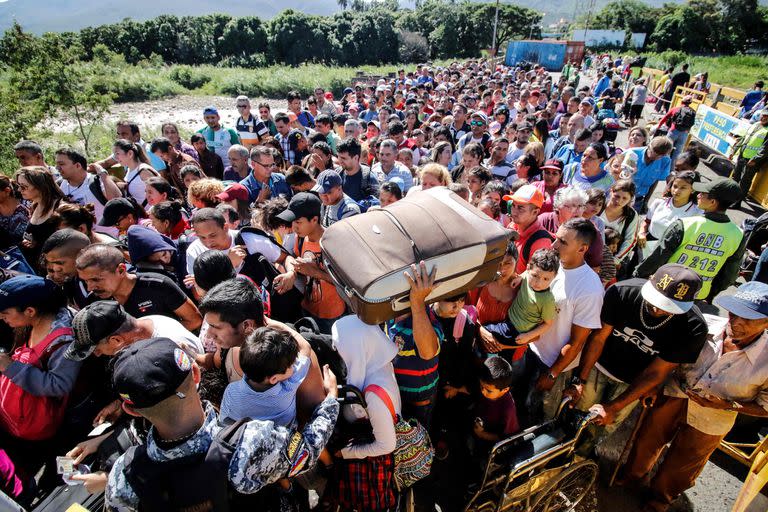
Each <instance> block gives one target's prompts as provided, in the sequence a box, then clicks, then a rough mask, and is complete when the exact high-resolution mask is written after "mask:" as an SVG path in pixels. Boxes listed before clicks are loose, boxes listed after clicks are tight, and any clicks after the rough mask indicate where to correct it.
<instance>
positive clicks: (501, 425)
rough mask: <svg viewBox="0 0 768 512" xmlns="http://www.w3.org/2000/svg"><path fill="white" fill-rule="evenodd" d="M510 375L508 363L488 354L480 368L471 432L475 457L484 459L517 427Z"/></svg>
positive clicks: (510, 369)
mask: <svg viewBox="0 0 768 512" xmlns="http://www.w3.org/2000/svg"><path fill="white" fill-rule="evenodd" d="M512 378H513V375H512V365H510V364H509V363H508V362H507V361H506V360H504V359H503V358H501V357H493V356H492V357H489V358H488V359H486V360H485V362H484V363H483V366H482V367H481V368H480V396H479V397H478V400H477V402H476V404H475V422H474V426H473V431H472V433H473V438H472V441H473V445H474V450H473V454H474V456H475V457H476V458H485V457H486V456H487V454H488V452H489V451H490V449H491V448H492V447H493V445H494V444H495V443H497V442H498V441H501V440H502V439H506V438H507V437H509V436H511V435H512V434H514V433H515V432H517V431H519V430H520V424H519V422H518V421H517V409H516V407H515V399H514V398H512V393H511V392H510V388H511V386H512Z"/></svg>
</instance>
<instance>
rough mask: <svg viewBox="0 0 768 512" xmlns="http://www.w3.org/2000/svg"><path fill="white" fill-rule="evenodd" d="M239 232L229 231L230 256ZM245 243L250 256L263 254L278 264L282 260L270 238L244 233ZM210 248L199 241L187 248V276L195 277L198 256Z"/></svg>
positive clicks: (271, 261) (279, 252)
mask: <svg viewBox="0 0 768 512" xmlns="http://www.w3.org/2000/svg"><path fill="white" fill-rule="evenodd" d="M237 233H238V232H237V231H236V230H234V229H230V230H229V239H230V243H229V248H227V249H226V251H225V252H226V253H227V254H229V249H231V248H232V246H234V245H235V238H236V237H237ZM243 241H245V246H246V248H247V249H248V254H256V253H260V254H263V255H264V257H265V258H267V261H269V262H270V263H274V262H276V261H277V260H278V259H279V258H280V254H281V253H282V251H281V250H280V248H279V247H278V246H276V245H275V244H274V243H272V241H271V240H269V239H268V238H265V237H263V236H259V235H257V234H256V233H243ZM207 250H208V248H207V247H206V246H204V245H203V243H202V242H201V241H200V240H199V239H197V240H195V241H194V242H192V243H191V244H189V247H188V248H187V274H188V275H193V274H194V272H193V268H194V264H195V260H196V259H197V257H198V256H200V255H201V254H203V253H204V252H205V251H207ZM241 268H242V265H241V266H239V267H238V268H236V269H235V270H237V271H240V269H241Z"/></svg>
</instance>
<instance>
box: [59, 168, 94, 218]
mask: <svg viewBox="0 0 768 512" xmlns="http://www.w3.org/2000/svg"><path fill="white" fill-rule="evenodd" d="M93 180H99V178H98V177H97V176H96V175H95V174H91V173H87V174H86V175H85V179H84V180H83V182H82V183H81V184H80V185H79V186H77V187H75V186H74V185H72V184H70V183H69V182H68V181H67V180H61V183H59V188H61V191H62V192H63V193H64V195H65V196H67V201H69V202H70V203H77V204H79V205H83V206H84V205H86V204H92V205H93V208H94V213H95V214H96V220H97V221H100V220H101V217H102V215H103V214H104V205H103V204H101V203H100V202H99V200H98V199H97V198H96V195H94V193H93V192H92V191H91V189H90V187H91V183H93ZM99 188H101V192H102V193H104V184H103V183H101V180H99Z"/></svg>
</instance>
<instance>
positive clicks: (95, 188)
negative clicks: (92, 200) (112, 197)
mask: <svg viewBox="0 0 768 512" xmlns="http://www.w3.org/2000/svg"><path fill="white" fill-rule="evenodd" d="M139 174H141V173H139ZM136 176H138V174H137V175H136ZM136 176H134V178H135V177H136ZM131 181H133V178H131ZM126 189H127V186H126ZM88 190H90V191H91V194H93V195H94V197H96V200H97V201H98V202H99V204H100V205H102V206H104V205H105V204H107V201H109V199H107V196H105V195H104V192H102V190H101V182H100V180H99V178H96V179H94V180H91V183H90V184H89V185H88Z"/></svg>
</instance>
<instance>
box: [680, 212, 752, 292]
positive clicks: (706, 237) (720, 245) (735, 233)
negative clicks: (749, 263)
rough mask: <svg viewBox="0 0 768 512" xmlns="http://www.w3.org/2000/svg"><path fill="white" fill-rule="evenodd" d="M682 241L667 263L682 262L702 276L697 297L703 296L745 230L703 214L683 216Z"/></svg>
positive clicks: (739, 242)
mask: <svg viewBox="0 0 768 512" xmlns="http://www.w3.org/2000/svg"><path fill="white" fill-rule="evenodd" d="M682 223H683V229H684V232H683V241H682V243H681V244H680V246H679V247H678V248H677V250H676V251H675V253H674V254H673V255H672V256H671V257H670V258H669V261H668V262H667V263H679V264H680V265H684V266H686V267H688V268H690V269H691V270H693V271H694V272H696V273H697V274H699V277H701V280H702V286H701V290H699V293H697V294H696V298H697V299H706V298H707V296H708V295H709V291H710V290H711V289H712V279H714V277H715V276H716V275H717V273H718V272H720V269H721V268H723V265H724V264H725V261H726V260H727V259H728V258H730V257H731V255H733V254H734V253H735V252H736V250H737V249H738V248H739V245H741V239H742V238H743V236H744V233H742V232H741V229H739V227H738V226H737V225H736V224H734V223H733V222H715V221H712V220H708V219H706V218H705V217H704V216H701V215H699V216H696V217H688V218H685V219H682Z"/></svg>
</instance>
